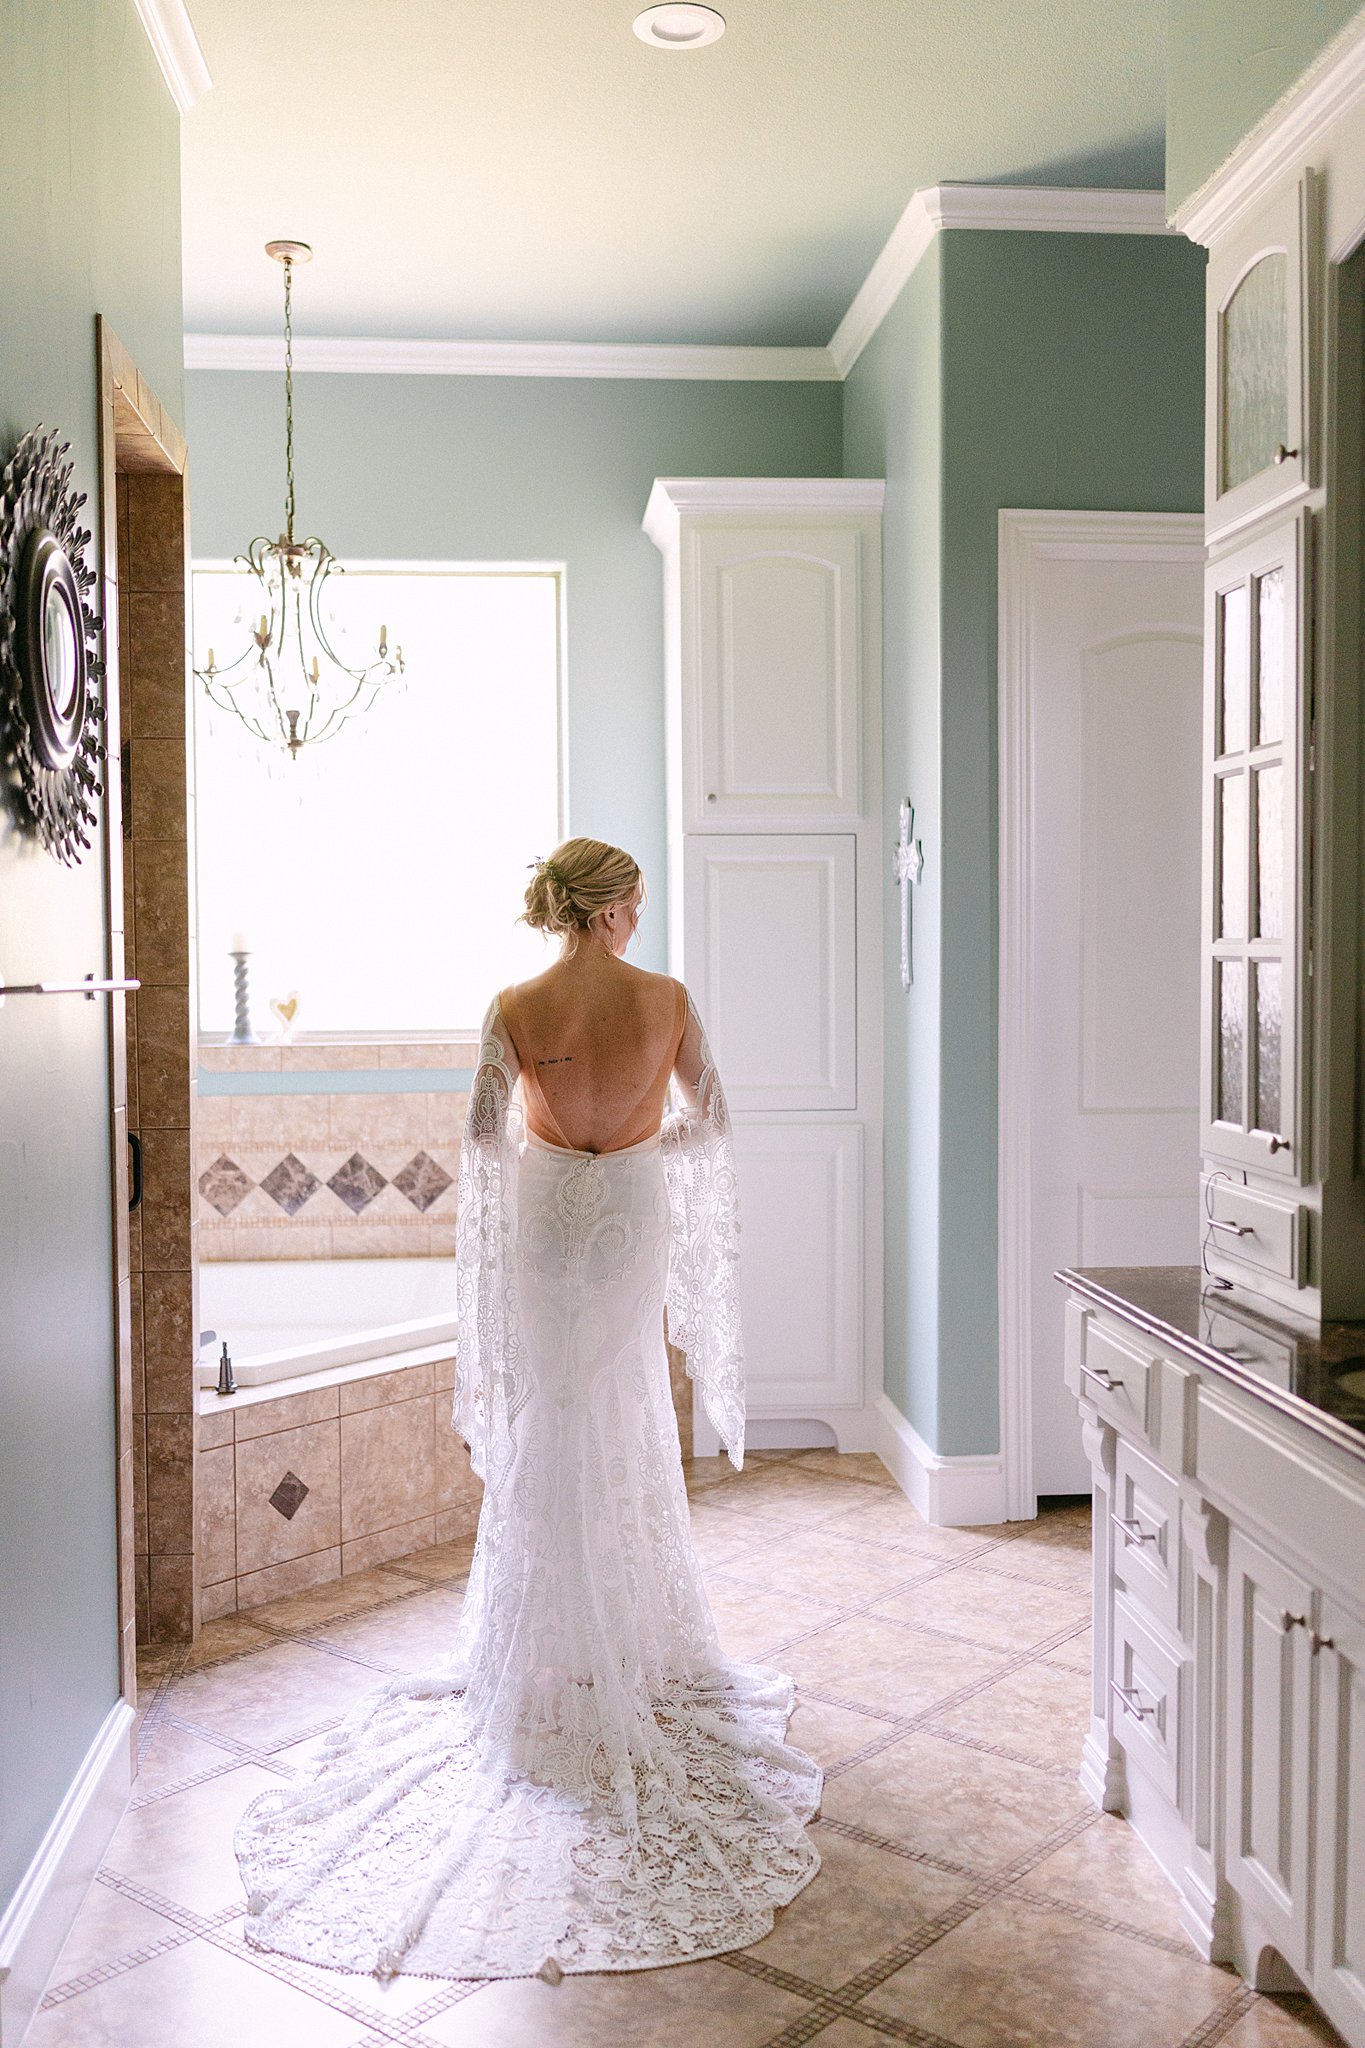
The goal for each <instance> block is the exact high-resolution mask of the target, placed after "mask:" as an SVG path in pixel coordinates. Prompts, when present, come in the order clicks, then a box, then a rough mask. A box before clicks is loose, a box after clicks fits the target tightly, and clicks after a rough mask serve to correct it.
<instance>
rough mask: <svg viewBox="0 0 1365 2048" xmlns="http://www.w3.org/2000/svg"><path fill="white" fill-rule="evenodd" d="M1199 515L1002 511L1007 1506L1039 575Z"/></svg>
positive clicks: (1028, 1481) (1025, 1090) (1026, 1272)
mask: <svg viewBox="0 0 1365 2048" xmlns="http://www.w3.org/2000/svg"><path fill="white" fill-rule="evenodd" d="M1204 554H1205V550H1204V521H1203V516H1202V514H1200V513H1198V512H1188V513H1186V512H1019V511H1008V510H1007V511H1002V512H1001V513H1000V519H999V640H998V647H997V692H998V704H999V709H998V730H999V777H1000V782H999V789H1000V807H999V809H1000V830H999V856H998V857H999V876H1000V932H999V963H1000V965H999V987H1000V1001H999V1027H998V1045H999V1059H998V1072H999V1092H998V1117H997V1133H998V1169H997V1174H998V1178H997V1215H998V1243H999V1263H998V1267H997V1289H998V1300H999V1323H1000V1452H1001V1459H1002V1465H1003V1475H1002V1486H1003V1492H1004V1497H1005V1506H1004V1514H1005V1515H1006V1516H1007V1517H1008V1518H1009V1519H1010V1520H1011V1521H1014V1520H1018V1519H1027V1518H1029V1517H1031V1516H1033V1515H1034V1514H1036V1512H1037V1495H1036V1493H1035V1491H1034V1483H1033V1392H1032V1383H1031V1379H1030V1373H1029V1359H1030V1352H1031V1347H1032V1324H1033V1270H1034V1259H1033V1237H1032V1225H1031V1214H1030V1202H1029V1151H1030V1147H1029V1126H1028V1103H1029V1080H1030V1074H1031V1070H1032V1059H1033V1050H1034V1017H1033V966H1034V963H1033V947H1032V929H1031V906H1032V900H1033V758H1032V752H1031V749H1030V746H1029V734H1030V728H1031V712H1032V697H1033V686H1034V678H1033V673H1032V665H1031V662H1030V659H1029V639H1030V632H1031V627H1032V607H1033V574H1034V566H1035V564H1036V563H1037V562H1038V561H1039V560H1040V559H1044V558H1046V557H1049V556H1051V557H1052V558H1054V559H1055V558H1056V557H1057V556H1059V555H1060V556H1064V557H1070V558H1071V559H1073V560H1075V559H1079V560H1086V559H1090V560H1095V561H1104V560H1106V559H1110V558H1112V557H1113V556H1115V555H1117V556H1118V557H1119V558H1120V559H1125V558H1126V559H1141V560H1144V561H1149V562H1150V561H1161V560H1166V561H1181V560H1184V561H1190V562H1200V563H1202V562H1203V560H1204Z"/></svg>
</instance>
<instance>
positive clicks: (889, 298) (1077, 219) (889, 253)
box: [829, 185, 1172, 377]
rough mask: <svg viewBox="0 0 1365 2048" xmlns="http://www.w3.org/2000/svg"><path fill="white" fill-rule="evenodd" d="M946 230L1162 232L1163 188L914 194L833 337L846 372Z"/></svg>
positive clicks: (971, 189) (929, 189) (943, 189)
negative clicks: (932, 245) (930, 249)
mask: <svg viewBox="0 0 1365 2048" xmlns="http://www.w3.org/2000/svg"><path fill="white" fill-rule="evenodd" d="M945 228H954V229H956V228H994V229H997V230H999V229H1003V230H1006V231H1008V232H1010V233H1014V234H1035V235H1166V234H1170V233H1171V232H1172V230H1171V228H1170V226H1169V224H1168V223H1167V220H1166V202H1165V198H1164V196H1163V195H1162V194H1161V193H1160V192H1129V191H1106V190H1100V189H1098V188H1092V187H1087V186H1069V185H929V186H926V187H925V188H924V189H923V190H922V191H919V192H916V193H915V194H914V195H913V196H912V198H911V200H910V203H909V205H908V206H907V207H906V209H905V211H904V213H903V214H902V215H901V217H900V219H899V220H898V221H897V222H896V225H895V227H894V228H892V230H891V233H890V235H889V236H888V237H887V241H886V245H885V247H884V248H883V250H882V252H881V254H880V256H878V258H877V260H876V262H875V263H874V264H873V266H872V268H871V270H869V271H868V273H867V276H866V277H865V278H864V280H863V282H862V284H861V286H860V287H859V289H858V291H857V293H856V295H855V296H854V299H853V302H852V304H851V305H850V307H849V309H848V311H847V312H846V313H845V315H844V317H843V319H842V320H841V321H840V322H839V325H838V326H837V327H836V328H835V330H834V333H833V334H832V335H831V337H830V344H829V352H830V355H831V356H832V357H833V359H834V362H835V365H836V366H837V368H838V372H839V375H840V376H841V377H846V376H847V375H848V373H849V371H850V370H851V369H852V368H853V365H854V364H855V363H856V362H857V360H858V358H859V356H860V355H861V354H862V352H863V350H864V349H865V348H866V347H867V344H868V343H869V341H871V339H872V337H873V335H874V334H875V333H876V331H877V329H878V328H879V327H880V326H881V324H882V321H883V320H884V319H885V318H886V316H887V314H888V313H889V312H890V311H891V308H892V306H893V305H894V304H895V302H896V300H897V298H898V297H899V296H900V294H901V292H902V291H903V290H904V288H905V286H906V284H907V283H908V281H909V279H910V275H911V273H912V271H913V270H914V268H915V266H916V264H917V263H918V262H919V260H920V258H921V257H922V256H923V254H924V252H925V250H926V249H927V248H928V247H929V244H930V243H931V242H932V241H933V239H934V236H935V235H937V234H939V233H941V232H942V230H943V229H945Z"/></svg>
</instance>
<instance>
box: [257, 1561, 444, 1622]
mask: <svg viewBox="0 0 1365 2048" xmlns="http://www.w3.org/2000/svg"><path fill="white" fill-rule="evenodd" d="M408 1591H409V1582H408V1580H406V1579H403V1578H400V1577H398V1575H397V1574H396V1573H394V1572H391V1571H385V1570H383V1569H378V1570H375V1571H372V1572H352V1574H351V1576H350V1577H349V1578H345V1579H330V1580H329V1581H328V1582H327V1584H326V1585H323V1586H310V1587H308V1588H307V1589H306V1591H304V1592H302V1593H290V1594H288V1595H287V1596H286V1597H285V1598H284V1599H283V1600H272V1601H270V1602H269V1604H268V1605H267V1606H265V1607H256V1608H253V1609H252V1613H251V1619H252V1620H253V1621H254V1622H258V1623H260V1622H268V1623H269V1625H270V1627H271V1628H283V1629H289V1630H291V1631H293V1632H295V1633H297V1634H300V1635H307V1634H309V1633H310V1632H311V1631H312V1630H313V1629H315V1628H319V1627H321V1626H322V1624H323V1623H324V1622H328V1621H336V1620H337V1619H338V1618H339V1617H340V1616H342V1615H345V1614H357V1613H359V1612H360V1611H361V1609H362V1608H366V1607H376V1606H378V1605H379V1603H380V1602H381V1601H384V1600H396V1599H397V1598H398V1596H399V1595H400V1594H401V1593H406V1592H408Z"/></svg>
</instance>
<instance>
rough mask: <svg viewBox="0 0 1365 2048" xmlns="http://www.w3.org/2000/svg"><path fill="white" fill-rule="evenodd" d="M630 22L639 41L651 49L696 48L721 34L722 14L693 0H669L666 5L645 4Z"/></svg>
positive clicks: (719, 37)
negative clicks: (653, 5)
mask: <svg viewBox="0 0 1365 2048" xmlns="http://www.w3.org/2000/svg"><path fill="white" fill-rule="evenodd" d="M632 26H633V28H634V30H635V33H636V35H637V36H638V37H639V38H640V41H641V42H642V43H648V44H649V45H650V47H651V48H652V49H655V50H700V49H704V48H705V46H706V44H707V43H718V42H719V41H720V39H721V37H722V36H723V35H724V34H725V16H724V15H723V14H717V12H716V10H715V8H714V7H700V6H698V5H696V4H695V0H673V4H672V5H670V6H666V7H646V9H645V11H644V13H643V14H637V15H636V17H635V20H634V22H633V23H632Z"/></svg>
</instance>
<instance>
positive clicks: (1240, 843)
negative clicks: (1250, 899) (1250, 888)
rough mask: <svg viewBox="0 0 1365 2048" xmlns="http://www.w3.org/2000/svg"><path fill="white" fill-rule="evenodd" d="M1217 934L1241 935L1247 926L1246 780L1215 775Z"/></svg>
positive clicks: (1228, 936) (1236, 936) (1233, 937)
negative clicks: (1216, 798) (1216, 808)
mask: <svg viewBox="0 0 1365 2048" xmlns="http://www.w3.org/2000/svg"><path fill="white" fill-rule="evenodd" d="M1218 874H1219V886H1218V936H1219V938H1220V939H1244V938H1245V937H1246V929H1247V781H1246V777H1245V775H1220V776H1219V778H1218Z"/></svg>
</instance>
